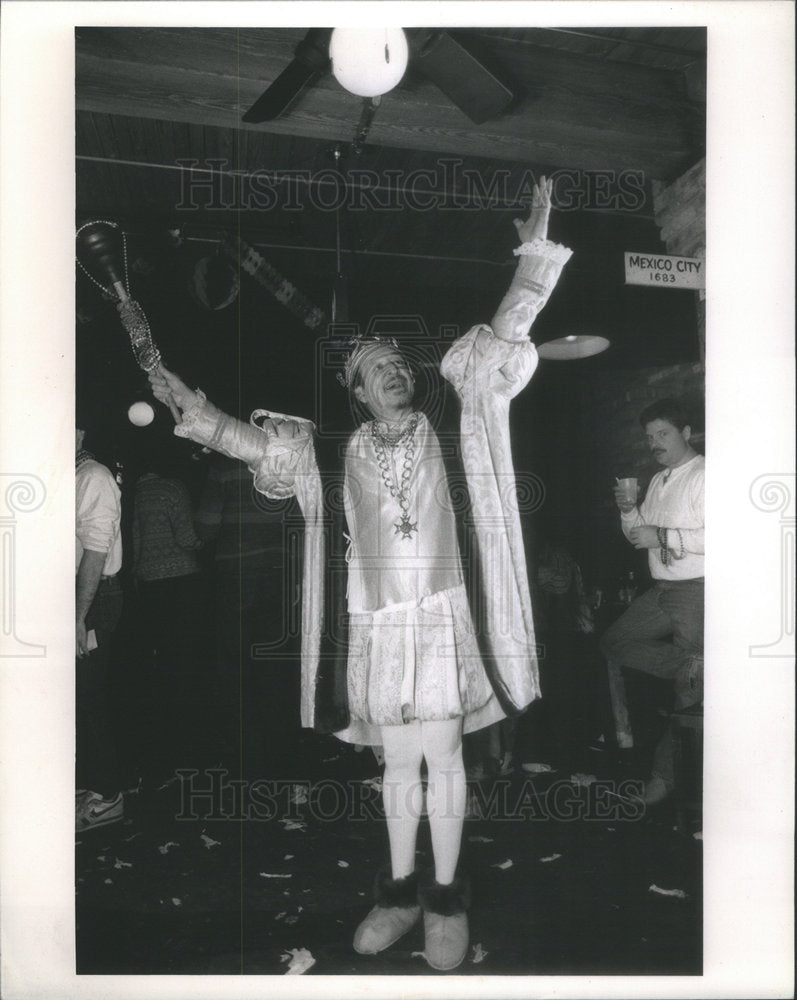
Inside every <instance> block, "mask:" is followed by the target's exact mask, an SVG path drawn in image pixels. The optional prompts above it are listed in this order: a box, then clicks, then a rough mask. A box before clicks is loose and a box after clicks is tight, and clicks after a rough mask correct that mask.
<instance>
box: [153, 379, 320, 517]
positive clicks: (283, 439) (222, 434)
mask: <svg viewBox="0 0 797 1000" xmlns="http://www.w3.org/2000/svg"><path fill="white" fill-rule="evenodd" d="M149 382H150V385H151V386H152V392H153V393H154V395H155V397H156V398H157V399H159V400H160V401H161V402H162V403H165V404H166V405H169V400H170V399H171V400H172V401H173V402H174V404H175V405H176V406H177V408H178V409H179V411H180V413H181V415H182V421H181V422H180V423H179V424H177V425H176V426H175V428H174V433H175V434H176V435H177V436H178V437H184V438H189V439H190V440H191V441H196V442H197V443H198V444H202V445H205V446H206V447H208V448H211V449H212V450H213V451H218V452H220V453H221V454H222V455H227V456H228V457H229V458H237V459H240V460H241V461H242V462H245V463H246V465H247V467H248V468H249V470H250V471H251V472H253V473H254V477H255V479H254V483H255V489H257V490H258V491H259V492H260V493H263V494H265V496H267V497H269V498H270V499H272V500H282V499H285V498H286V497H289V496H293V495H294V492H295V489H294V486H295V475H296V472H297V471H298V470H299V469H300V467H302V468H303V452H304V451H305V450H306V449H307V448H308V447H309V448H310V450H312V425H311V424H310V423H309V421H306V420H299V419H296V418H291V417H281V416H280V417H278V416H276V415H271V416H270V415H268V414H266V415H265V418H264V419H262V420H261V422H260V423H258V424H257V425H255V424H253V423H248V424H246V423H244V422H243V421H241V420H236V419H235V417H231V416H229V414H226V413H222V411H221V410H219V409H218V407H216V406H214V405H213V404H212V403H211V402H210V401H209V400H208V399H206V397H205V395H204V393H202V392H199V391H197V392H194V391H193V390H192V389H189V388H188V386H187V385H186V384H185V383H184V382H183V381H182V379H181V378H180V377H179V376H177V375H175V374H174V372H170V371H169V370H168V369H166V368H163V366H161V367H160V368H159V369H157V370H156V371H153V372H150V375H149ZM258 414H265V411H260V410H258V411H257V414H256V416H257V415H258ZM312 464H313V465H314V463H312Z"/></svg>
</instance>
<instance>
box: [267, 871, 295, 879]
mask: <svg viewBox="0 0 797 1000" xmlns="http://www.w3.org/2000/svg"><path fill="white" fill-rule="evenodd" d="M260 877H261V878H293V875H291V874H290V872H288V873H287V874H280V873H279V872H277V873H274V874H272V873H271V872H261V873H260Z"/></svg>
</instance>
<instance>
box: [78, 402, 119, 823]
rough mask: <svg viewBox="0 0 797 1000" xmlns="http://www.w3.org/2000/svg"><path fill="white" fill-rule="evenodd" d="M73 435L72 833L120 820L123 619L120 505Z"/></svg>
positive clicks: (112, 485) (104, 471)
mask: <svg viewBox="0 0 797 1000" xmlns="http://www.w3.org/2000/svg"><path fill="white" fill-rule="evenodd" d="M76 423H77V426H76V427H75V655H76V661H75V723H76V726H75V729H76V775H75V777H76V781H75V784H76V794H75V828H76V830H78V831H83V830H88V829H90V828H93V827H97V826H106V825H107V824H109V823H118V822H119V821H120V820H121V819H122V818H123V816H124V797H123V795H122V791H121V782H120V775H119V767H118V762H117V752H116V745H115V740H114V732H113V729H114V727H113V724H112V718H111V707H110V698H109V671H110V667H111V652H112V650H111V639H112V636H113V633H114V630H115V629H116V626H117V625H118V623H119V618H120V616H121V613H122V600H123V598H122V588H121V585H120V583H119V580H118V578H117V574H118V573H119V570H120V569H121V568H122V536H121V520H122V504H121V494H120V490H119V487H118V485H117V483H116V480H115V479H114V477H113V475H112V474H111V471H110V470H109V469H108V468H106V467H105V466H104V465H102V464H101V463H100V462H98V461H97V460H96V459H95V458H94V456H93V455H92V454H91V452H89V451H87V450H86V449H85V448H84V447H83V445H84V441H85V438H86V433H87V429H88V428H87V426H86V425H87V423H88V421H87V420H86V419H85V418H83V417H81V416H80V415H78V417H77V420H76Z"/></svg>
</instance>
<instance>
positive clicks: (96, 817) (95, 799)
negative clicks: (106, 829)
mask: <svg viewBox="0 0 797 1000" xmlns="http://www.w3.org/2000/svg"><path fill="white" fill-rule="evenodd" d="M123 818H124V798H123V796H122V793H121V792H118V793H117V794H116V795H114V796H113V797H112V798H109V799H104V798H103V797H102V796H101V795H100V794H99V793H98V792H88V794H87V795H86V796H85V797H84V798H83V800H82V801H81V802H80V803H79V805H78V808H77V810H76V815H75V830H76V831H77V832H78V833H80V832H81V831H83V830H91V829H93V828H94V827H95V826H107V825H108V824H109V823H118V822H119V820H121V819H123Z"/></svg>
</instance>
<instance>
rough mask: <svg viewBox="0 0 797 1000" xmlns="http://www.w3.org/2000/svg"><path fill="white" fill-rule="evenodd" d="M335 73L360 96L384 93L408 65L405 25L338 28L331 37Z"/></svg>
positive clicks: (330, 50)
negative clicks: (398, 26) (400, 26)
mask: <svg viewBox="0 0 797 1000" xmlns="http://www.w3.org/2000/svg"><path fill="white" fill-rule="evenodd" d="M329 58H330V59H331V60H332V73H333V74H334V76H335V79H336V80H337V81H338V83H339V84H340V85H341V86H342V87H344V88H345V89H346V90H348V91H349V92H350V93H352V94H356V95H357V96H358V97H380V96H381V95H382V94H386V93H387V92H388V91H389V90H392V89H393V88H394V87H395V86H396V84H397V83H398V82H399V81H400V80H401V78H402V77H403V76H404V72H405V70H406V69H407V60H408V58H409V50H408V48H407V36H406V35H405V34H404V32H403V30H402V29H401V28H335V30H334V31H333V32H332V37H331V38H330V41H329Z"/></svg>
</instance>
